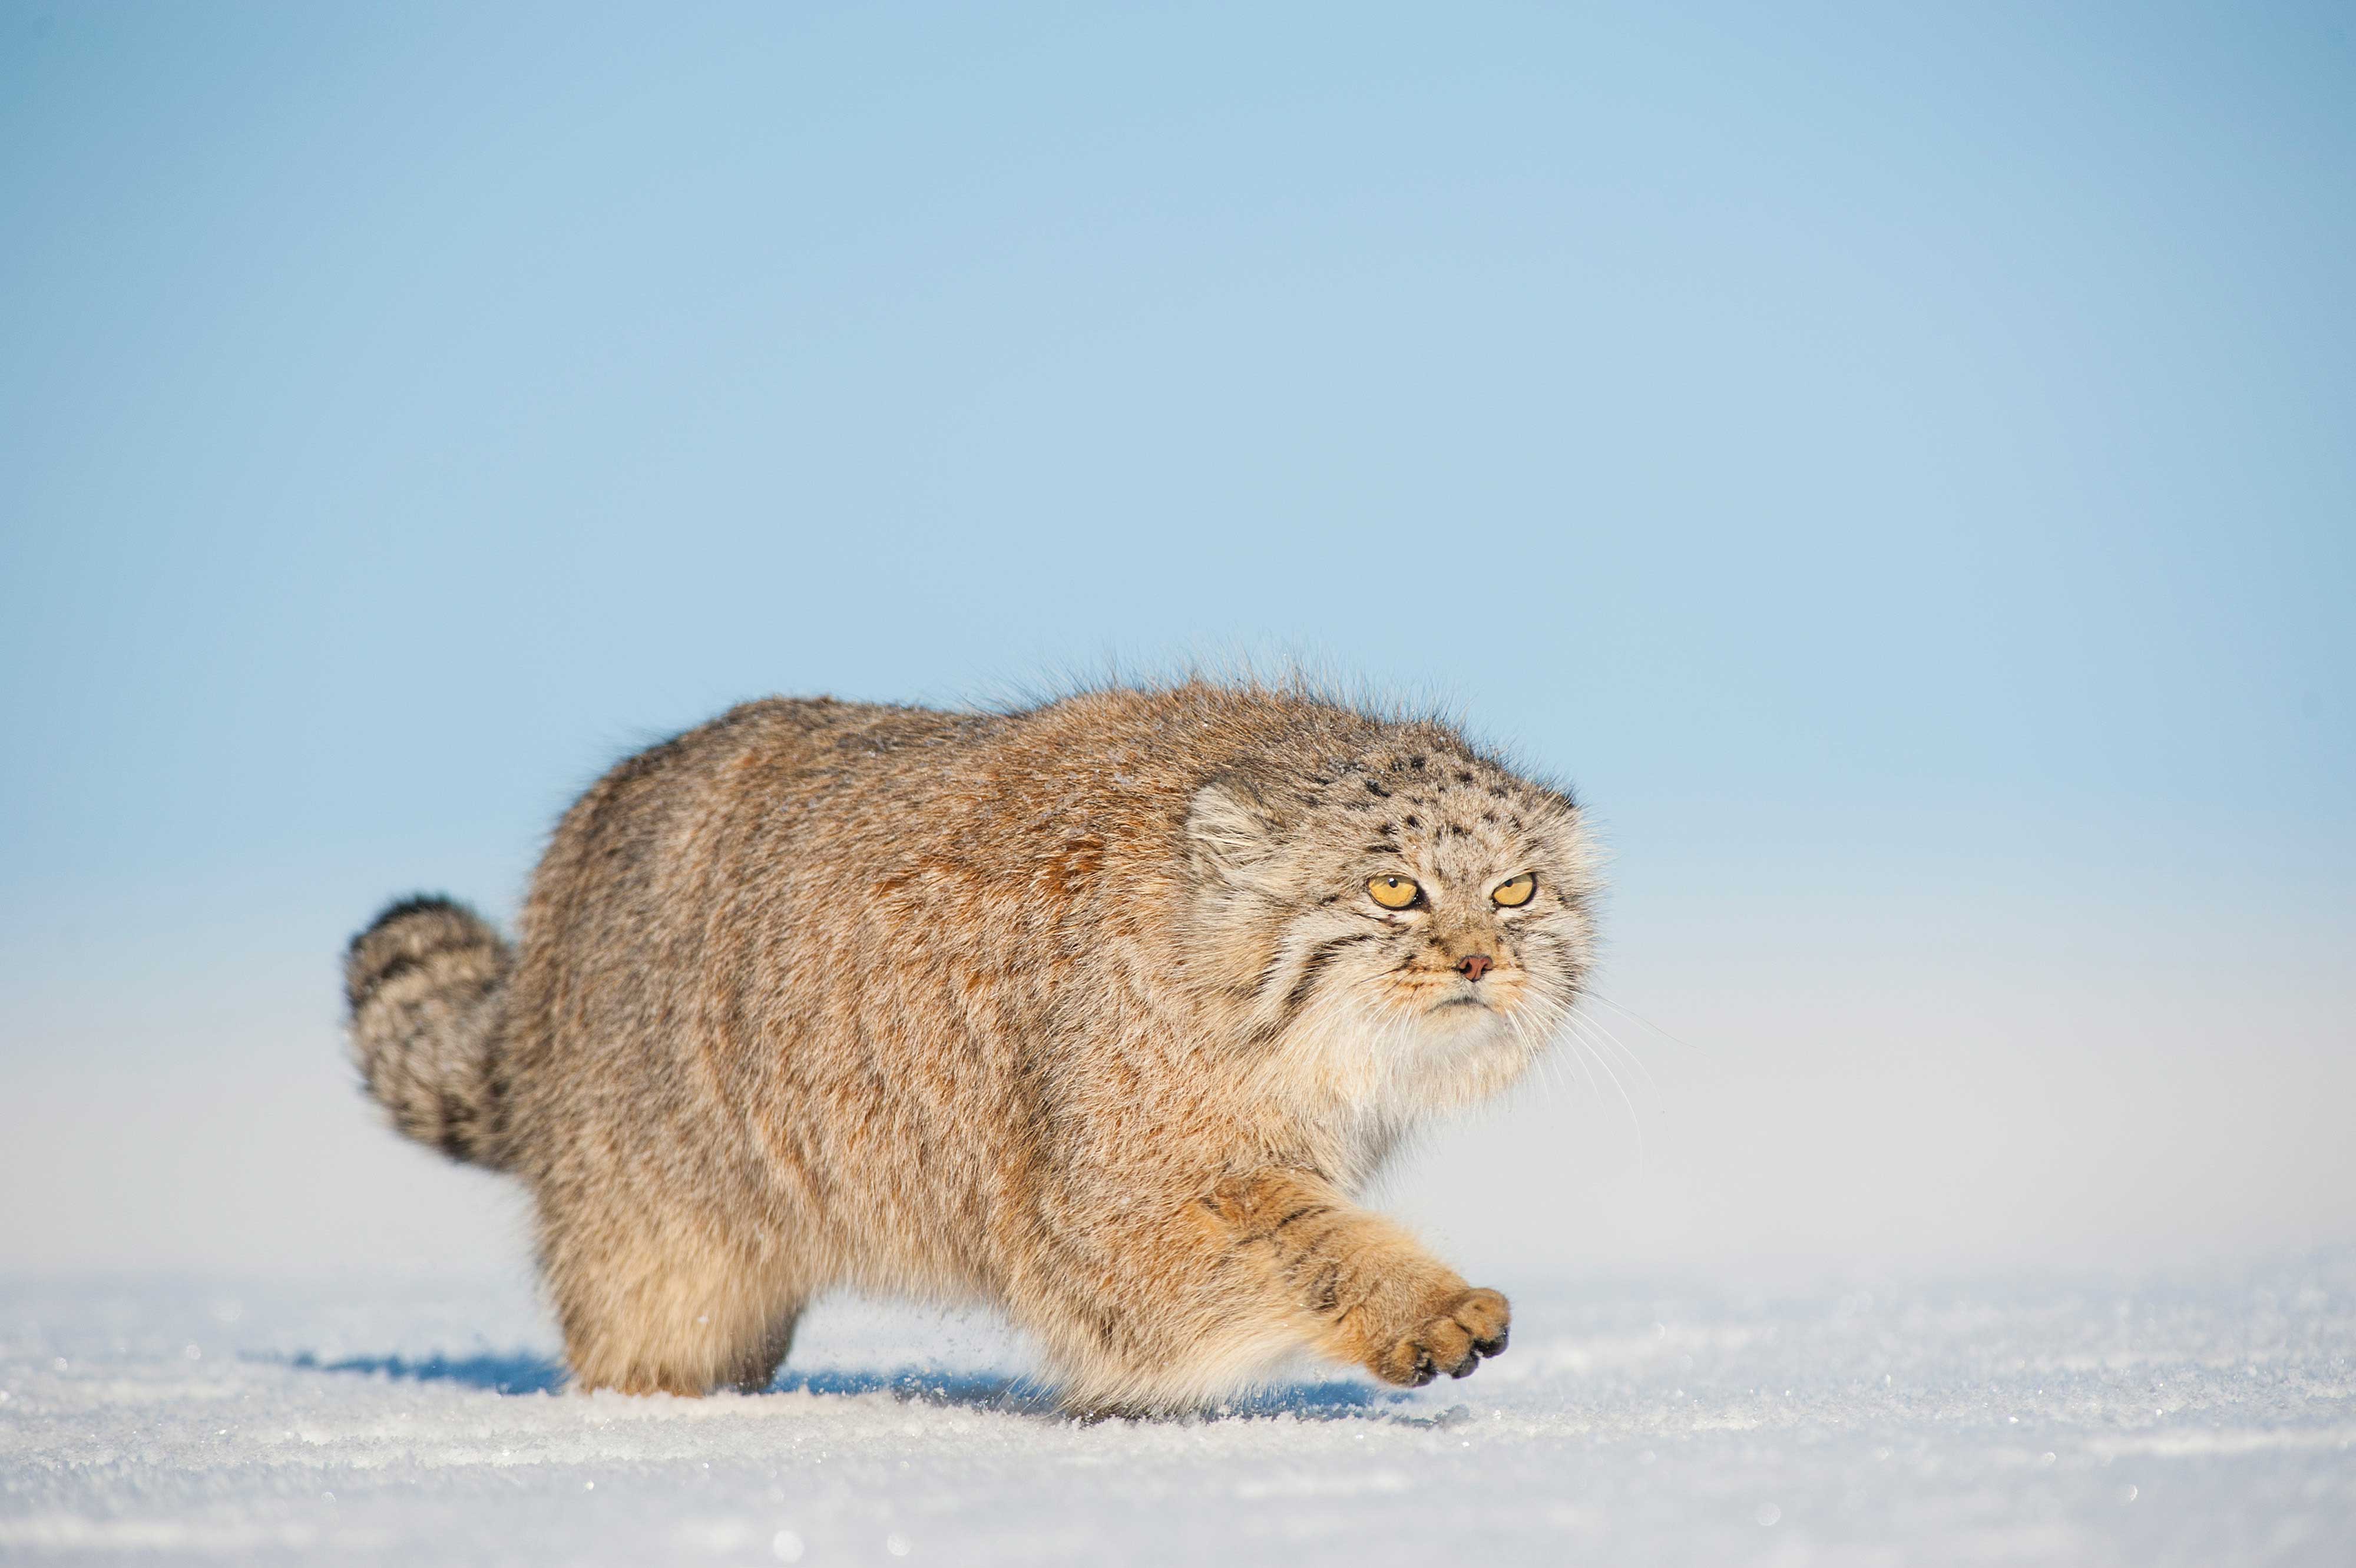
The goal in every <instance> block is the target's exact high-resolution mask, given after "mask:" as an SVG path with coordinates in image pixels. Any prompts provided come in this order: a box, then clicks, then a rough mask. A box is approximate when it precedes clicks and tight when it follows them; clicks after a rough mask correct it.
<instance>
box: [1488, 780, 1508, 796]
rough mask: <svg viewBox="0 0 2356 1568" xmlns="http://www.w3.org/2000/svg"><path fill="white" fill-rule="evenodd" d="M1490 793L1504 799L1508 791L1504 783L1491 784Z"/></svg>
mask: <svg viewBox="0 0 2356 1568" xmlns="http://www.w3.org/2000/svg"><path fill="white" fill-rule="evenodd" d="M1489 793H1490V794H1492V795H1494V796H1495V797H1497V799H1499V800H1504V799H1505V795H1506V793H1507V791H1506V789H1505V786H1504V785H1503V784H1492V785H1490V786H1489Z"/></svg>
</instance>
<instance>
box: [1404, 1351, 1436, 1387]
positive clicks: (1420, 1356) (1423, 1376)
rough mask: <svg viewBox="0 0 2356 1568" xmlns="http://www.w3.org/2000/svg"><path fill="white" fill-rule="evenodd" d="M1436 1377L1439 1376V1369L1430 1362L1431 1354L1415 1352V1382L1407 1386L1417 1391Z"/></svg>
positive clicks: (1428, 1352)
mask: <svg viewBox="0 0 2356 1568" xmlns="http://www.w3.org/2000/svg"><path fill="white" fill-rule="evenodd" d="M1438 1376H1440V1368H1439V1367H1438V1366H1437V1365H1436V1364H1434V1362H1433V1361H1432V1359H1431V1352H1430V1351H1429V1350H1419V1351H1417V1352H1416V1353H1415V1381H1413V1382H1411V1383H1409V1384H1408V1387H1409V1388H1415V1389H1419V1388H1421V1387H1423V1385H1424V1384H1426V1383H1428V1382H1430V1381H1431V1380H1432V1379H1434V1378H1436V1377H1438Z"/></svg>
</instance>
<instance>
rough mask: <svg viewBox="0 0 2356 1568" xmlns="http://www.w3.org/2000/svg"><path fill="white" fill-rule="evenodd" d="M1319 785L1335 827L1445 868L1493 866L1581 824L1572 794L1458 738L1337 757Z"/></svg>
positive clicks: (1315, 786) (1322, 771) (1315, 789)
mask: <svg viewBox="0 0 2356 1568" xmlns="http://www.w3.org/2000/svg"><path fill="white" fill-rule="evenodd" d="M1312 798H1313V799H1315V800H1317V801H1318V803H1319V804H1320V806H1322V807H1323V811H1321V812H1320V814H1321V815H1322V816H1323V817H1324V818H1325V819H1326V821H1327V822H1328V823H1329V824H1330V825H1331V826H1332V828H1333V830H1334V831H1335V832H1342V833H1345V834H1346V833H1352V832H1355V833H1356V834H1358V835H1359V836H1360V837H1361V838H1363V839H1364V840H1365V848H1366V849H1367V850H1369V851H1371V850H1372V849H1373V848H1374V847H1375V846H1376V845H1377V844H1385V843H1387V844H1392V845H1395V846H1397V849H1398V852H1399V853H1401V854H1407V855H1408V856H1409V857H1410V858H1413V859H1415V860H1418V861H1419V862H1420V863H1422V864H1425V865H1433V866H1436V867H1438V868H1440V869H1442V870H1460V869H1461V870H1468V871H1472V872H1475V873H1479V872H1485V871H1486V870H1488V869H1491V868H1492V864H1493V863H1501V862H1502V861H1505V860H1511V859H1514V858H1515V857H1516V856H1517V855H1522V856H1526V855H1527V854H1531V853H1534V852H1537V851H1540V850H1544V849H1547V848H1556V847H1560V846H1561V844H1562V841H1563V840H1564V839H1565V838H1566V836H1567V835H1570V834H1573V833H1575V832H1576V826H1575V812H1574V808H1573V807H1572V806H1571V803H1570V802H1569V800H1567V799H1566V798H1565V797H1563V796H1561V795H1558V794H1557V793H1556V792H1555V791H1553V790H1551V789H1546V788H1544V787H1543V786H1541V785H1537V784H1534V783H1532V782H1531V781H1529V780H1528V779H1523V778H1521V777H1520V776H1518V775H1516V774H1515V773H1512V772H1510V771H1508V770H1506V769H1505V768H1500V767H1499V766H1497V765H1496V764H1495V763H1494V762H1491V761H1489V760H1487V759H1486V758H1484V757H1478V756H1475V755H1473V754H1472V753H1471V752H1470V751H1467V750H1464V749H1462V748H1460V747H1457V746H1443V745H1435V744H1431V743H1429V742H1426V743H1423V744H1414V743H1412V742H1409V743H1405V744H1400V745H1397V746H1381V747H1377V748H1374V749H1370V750H1367V751H1365V752H1361V753H1358V754H1355V755H1352V756H1347V757H1334V758H1330V759H1328V760H1327V761H1326V763H1325V765H1324V766H1323V767H1321V768H1318V769H1317V772H1316V774H1315V776H1314V777H1313V779H1312Z"/></svg>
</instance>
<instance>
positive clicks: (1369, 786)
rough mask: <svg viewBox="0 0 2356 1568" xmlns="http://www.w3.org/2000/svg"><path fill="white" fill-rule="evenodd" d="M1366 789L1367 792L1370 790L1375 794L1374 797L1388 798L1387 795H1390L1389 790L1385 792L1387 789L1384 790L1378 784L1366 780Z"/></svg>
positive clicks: (1371, 780)
mask: <svg viewBox="0 0 2356 1568" xmlns="http://www.w3.org/2000/svg"><path fill="white" fill-rule="evenodd" d="M1366 788H1367V789H1368V790H1370V791H1371V792H1373V793H1375V794H1376V795H1381V796H1385V797H1388V796H1389V794H1390V791H1389V790H1387V789H1384V788H1383V787H1382V786H1381V785H1380V784H1377V783H1376V782H1375V781H1374V780H1373V779H1367V780H1366Z"/></svg>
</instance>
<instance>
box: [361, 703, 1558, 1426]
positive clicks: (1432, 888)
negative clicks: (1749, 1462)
mask: <svg viewBox="0 0 2356 1568" xmlns="http://www.w3.org/2000/svg"><path fill="white" fill-rule="evenodd" d="M1594 890H1595V883H1594V874H1593V869H1592V855H1591V854H1590V847H1589V842H1588V839H1587V836H1586V834H1585V832H1584V831H1583V830H1582V827H1581V824H1580V812H1579V810H1578V808H1577V807H1576V806H1575V805H1574V804H1573V802H1572V801H1571V800H1570V799H1569V797H1568V796H1567V795H1565V794H1564V793H1562V792H1560V791H1558V790H1557V789H1550V788H1547V787H1546V786H1543V785H1540V784H1537V783H1533V782H1531V781H1530V780H1529V779H1526V778H1523V777H1520V776H1517V775H1516V774H1515V773H1514V772H1511V771H1509V770H1507V769H1506V768H1504V767H1502V766H1500V765H1499V764H1498V763H1496V762H1494V761H1493V760H1490V759H1489V758H1487V757H1483V756H1482V755H1481V754H1480V753H1478V752H1477V751H1475V750H1474V749H1473V748H1472V746H1469V745H1468V744H1467V743H1466V742H1465V741H1464V740H1463V739H1462V737H1461V736H1459V735H1457V734H1456V733H1455V732H1454V731H1453V730H1451V729H1450V728H1448V727H1447V726H1445V725H1441V724H1439V723H1435V722H1430V721H1426V720H1408V721H1401V720H1393V719H1386V718H1382V717H1376V716H1373V715H1370V714H1365V713H1361V712H1357V711H1355V710H1353V709H1351V708H1349V707H1347V706H1344V705H1341V704H1338V703H1332V702H1328V701H1324V700H1321V699H1319V698H1317V697H1315V696H1312V695H1310V694H1307V693H1300V692H1293V691H1289V690H1278V689H1271V688H1268V687H1262V686H1241V687H1237V686H1225V685H1215V684H1209V683H1203V682H1194V683H1189V684H1184V685H1180V686H1175V687H1172V688H1166V689H1159V690H1151V691H1130V690H1111V691H1098V692H1093V693H1085V694H1082V695H1077V696H1072V697H1067V698H1066V699H1064V700H1062V701H1058V702H1054V703H1048V704H1046V705H1044V706H1042V707H1038V708H1035V709H1033V710H1030V711H1027V712H1022V713H970V712H969V713H938V712H930V711H926V710H922V709H916V708H902V707H887V706H871V705H864V704H852V703H836V702H832V701H827V700H819V701H808V702H804V701H787V700H782V699H773V700H769V701H766V702H757V703H746V704H744V706H742V707H738V708H735V709H734V710H732V711H731V712H729V713H728V714H724V715H723V716H722V717H720V718H718V719H715V720H713V721H712V722H711V723H709V724H707V725H703V726H701V728H698V729H694V730H691V731H689V732H688V733H687V734H685V735H682V736H679V737H678V738H676V739H673V740H669V741H667V742H664V743H663V744H662V745H659V746H655V747H653V748H652V749H650V750H648V751H645V752H642V753H640V754H639V755H637V756H636V757H630V758H629V759H628V760H626V761H625V762H623V763H621V764H620V765H618V766H617V767H616V768H614V769H613V770H612V771H611V772H609V773H607V774H606V775H605V777H604V778H603V779H599V780H598V781H597V783H596V784H595V785H594V786H593V787H592V788H591V789H589V791H588V793H586V794H585V795H584V796H583V797H582V798H581V800H579V801H578V802H577V803H576V804H575V805H574V806H573V808H572V810H571V811H568V812H566V813H565V816H564V819H563V821H562V823H561V824H560V825H559V826H558V828H557V830H556V832H555V834H554V837H553V838H552V841H551V843H550V844H549V846H548V850H547V853H546V854H545V855H544V856H543V858H542V859H541V863H540V866H539V869H538V871H537V872H536V873H535V875H534V876H533V879H532V883H531V889H530V897H529V898H528V900H527V901H526V903H525V906H524V908H523V912H522V918H521V922H520V928H519V934H518V937H517V940H516V941H515V942H514V943H513V944H512V945H510V944H509V942H507V941H505V940H502V939H501V938H500V936H499V935H498V933H497V932H496V931H495V930H493V929H492V928H491V927H490V926H488V925H487V924H486V923H485V922H484V921H483V920H482V919H480V918H477V916H476V915H474V914H473V913H471V912H470V911H468V910H466V908H462V907H460V906H458V905H456V904H453V903H451V902H449V901H447V900H445V899H440V898H417V899H411V900H408V901H406V902H403V903H401V904H398V905H395V906H394V907H393V908H391V909H388V910H387V911H386V912H385V913H384V915H383V916H382V917H380V918H379V919H378V920H377V921H376V923H375V924H374V925H372V926H370V927H369V929H367V930H366V931H364V932H362V933H361V934H360V935H359V937H357V938H355V939H354V940H353V941H352V944H351V948H350V950H349V953H348V959H347V963H346V983H347V993H348V1000H349V1002H350V1005H351V1037H352V1045H353V1049H354V1052H355V1055H356V1057H357V1059H358V1061H359V1066H360V1069H361V1070H362V1072H363V1073H364V1074H365V1076H366V1079H367V1083H368V1088H369V1091H370V1093H372V1094H373V1095H374V1097H375V1098H376V1099H377V1100H378V1101H380V1102H381V1103H382V1105H383V1106H384V1107H385V1109H386V1110H387V1111H388V1112H390V1113H391V1119H392V1121H393V1122H394V1124H395V1125H396V1126H397V1127H399V1129H400V1130H401V1131H402V1132H403V1133H407V1134H409V1135H410V1136H411V1137H413V1138H416V1139H418V1140H420V1141H421V1142H423V1143H425V1144H431V1145H432V1146H434V1147H435V1148H438V1149H440V1150H441V1151H443V1152H444V1154H446V1155H450V1156H451V1157H453V1158H455V1159H459V1160H465V1161H469V1162H472V1163H474V1164H476V1165H487V1166H490V1167H492V1168H494V1169H498V1170H505V1171H509V1172H511V1173H513V1174H514V1175H515V1176H519V1177H520V1178H521V1179H522V1180H523V1182H524V1183H525V1184H526V1185H527V1186H528V1187H530V1192H531V1197H532V1199H533V1203H534V1207H535V1209H536V1216H537V1225H538V1234H539V1251H540V1262H541V1270H542V1272H543V1273H544V1276H545V1280H546V1285H547V1289H548V1291H549V1294H550V1295H551V1297H552V1300H553V1303H554V1305H555V1308H556V1311H557V1314H558V1316H559V1317H560V1319H561V1321H562V1327H563V1333H564V1348H565V1358H566V1360H567V1362H568V1363H569V1365H570V1368H571V1370H572V1374H573V1380H574V1383H575V1385H576V1386H578V1387H582V1388H587V1389H596V1388H615V1389H622V1390H626V1391H635V1392H651V1391H669V1392H671V1393H680V1394H699V1393H702V1392H705V1391H710V1390H712V1389H714V1388H720V1387H735V1388H743V1389H754V1388H760V1387H764V1386H766V1384H767V1383H768V1382H769V1380H770V1379H771V1378H772V1377H773V1376H774V1375H775V1374H776V1369H777V1368H778V1366H779V1365H780V1364H781V1362H782V1361H783V1359H784V1358H785V1356H786V1353H787V1348H788V1347H789V1345H790V1343H791V1340H792V1337H793V1328H794V1322H795V1318H796V1316H798V1314H799V1313H800V1312H801V1310H802V1308H803V1306H804V1305H805V1304H807V1303H809V1301H810V1300H811V1299H812V1298H813V1297H814V1296H816V1295H818V1294H820V1293H822V1292H825V1291H829V1290H833V1289H848V1290H852V1291H856V1292H861V1293H866V1294H883V1295H899V1296H907V1297H915V1298H919V1299H923V1300H927V1301H937V1302H948V1303H984V1304H988V1305H991V1306H994V1307H996V1308H998V1309H1000V1310H1001V1311H1002V1312H1003V1313H1005V1314H1006V1315H1007V1316H1009V1317H1010V1318H1012V1321H1013V1322H1014V1323H1015V1324H1017V1325H1018V1326H1021V1327H1022V1328H1023V1329H1024V1330H1027V1331H1028V1333H1029V1334H1030V1335H1031V1336H1033V1337H1034V1338H1035V1340H1036V1341H1037V1343H1038V1345H1039V1347H1040V1348H1041V1350H1042V1353H1043V1354H1044V1357H1045V1358H1046V1359H1047V1360H1048V1362H1049V1367H1048V1370H1049V1372H1050V1375H1051V1376H1052V1377H1053V1378H1054V1379H1055V1380H1056V1382H1057V1385H1058V1387H1059V1389H1060V1390H1061V1392H1062V1397H1063V1399H1064V1400H1065V1402H1066V1405H1067V1406H1068V1407H1069V1408H1071V1409H1074V1410H1076V1411H1085V1412H1155V1411H1178V1410H1185V1409H1190V1408H1195V1407H1199V1406H1202V1405H1204V1404H1206V1403H1212V1402H1216V1401H1218V1400H1219V1399H1221V1398H1222V1397H1224V1396H1226V1395H1227V1394H1229V1393H1232V1392H1234V1391H1237V1390H1238V1389H1240V1388H1243V1387H1246V1386H1248V1385H1250V1384H1251V1383H1253V1382H1254V1381H1255V1380H1258V1379H1259V1378H1261V1377H1262V1376H1264V1375H1265V1374H1266V1373H1267V1371H1268V1370H1269V1369H1270V1368H1271V1367H1272V1366H1273V1365H1274V1364H1275V1363H1277V1362H1278V1361H1280V1360H1281V1359H1284V1358H1285V1357H1287V1356H1288V1355H1290V1354H1291V1353H1294V1352H1296V1351H1298V1350H1300V1349H1301V1348H1312V1349H1314V1350H1317V1351H1320V1352H1323V1354H1325V1355H1327V1356H1331V1357H1335V1358H1339V1359H1342V1360H1344V1361H1349V1362H1354V1363H1356V1364H1359V1365H1362V1366H1364V1367H1365V1368H1367V1369H1369V1370H1371V1371H1372V1372H1373V1373H1375V1375H1376V1376H1377V1377H1380V1378H1383V1379H1386V1380H1389V1381H1391V1382H1394V1383H1401V1384H1410V1385H1411V1384H1416V1383H1420V1382H1424V1381H1426V1380H1430V1378H1431V1377H1433V1376H1434V1375H1436V1374H1437V1373H1440V1372H1449V1373H1453V1374H1455V1375H1457V1376H1462V1375H1463V1374H1465V1373H1466V1372H1469V1371H1471V1370H1472V1369H1473V1367H1474V1366H1475V1365H1476V1364H1477V1363H1478V1362H1479V1360H1480V1359H1481V1358H1482V1357H1483V1356H1484V1355H1494V1354H1495V1353H1496V1352H1497V1351H1499V1350H1501V1349H1503V1348H1505V1337H1506V1323H1507V1307H1506V1303H1505V1297H1504V1296H1502V1295H1500V1294H1497V1293H1496V1292H1495V1291H1493V1290H1479V1289H1474V1288H1472V1287H1471V1286H1470V1285H1468V1284H1467V1283H1466V1282H1465V1281H1464V1280H1462V1278H1460V1277H1458V1275H1456V1274H1455V1273H1452V1272H1451V1270H1449V1269H1448V1268H1447V1267H1446V1266H1445V1265H1444V1264H1442V1263H1440V1262H1439V1261H1437V1260H1436V1259H1434V1258H1433V1257H1431V1256H1430V1254H1429V1253H1428V1252H1426V1251H1424V1250H1423V1249H1422V1248H1421V1247H1420V1246H1419V1245H1418V1243H1417V1242H1416V1241H1415V1240H1413V1239H1412V1238H1411V1237H1409V1236H1408V1234H1407V1233H1406V1232H1404V1231H1403V1230H1400V1229H1399V1228H1398V1226H1396V1225H1394V1224H1393V1223H1391V1222H1390V1221H1387V1220H1386V1219H1382V1218H1380V1217H1378V1216H1377V1215H1376V1214H1374V1213H1372V1212H1370V1211H1368V1210H1367V1209H1365V1208H1361V1207H1359V1206H1358V1204H1357V1203H1356V1202H1355V1199H1354V1195H1355V1194H1356V1193H1357V1192H1358V1191H1360V1189H1361V1188H1362V1187H1364V1186H1365V1183H1366V1182H1367V1180H1368V1179H1369V1178H1370V1177H1371V1176H1373V1174H1374V1173H1375V1171H1376V1168H1377V1167H1378V1166H1379V1165H1381V1164H1382V1162H1383V1160H1384V1158H1385V1156H1386V1155H1387V1153H1388V1152H1389V1151H1390V1150H1391V1149H1392V1147H1393V1145H1394V1144H1396V1142H1397V1141H1398V1138H1399V1136H1400V1134H1401V1133H1403V1132H1405V1131H1406V1130H1407V1129H1408V1128H1409V1127H1410V1126H1412V1125H1413V1124H1414V1123H1416V1122H1418V1121H1419V1120H1420V1119H1423V1118H1425V1117H1428V1116H1430V1115H1433V1114H1435V1113H1438V1112H1447V1111H1450V1110H1451V1109H1454V1108H1457V1107H1461V1106H1463V1105H1466V1104H1469V1103H1471V1102H1472V1101H1478V1100H1481V1099H1482V1098H1483V1097H1484V1096H1488V1095H1491V1094H1494V1093H1495V1092H1496V1091H1497V1090H1501V1089H1503V1088H1504V1087H1505V1086H1506V1085H1507V1084H1510V1083H1512V1082H1513V1081H1514V1080H1515V1079H1517V1078H1519V1077H1520V1076H1521V1075H1522V1073H1523V1072H1524V1071H1525V1070H1526V1069H1528V1068H1529V1067H1530V1065H1531V1064H1532V1062H1533V1061H1534V1060H1535V1059H1536V1058H1537V1056H1538V1055H1539V1054H1540V1053H1541V1052H1542V1051H1543V1050H1544V1049H1545V1048H1546V1047H1547V1042H1548V1040H1549V1038H1550V1036H1552V1035H1553V1034H1554V1033H1555V1031H1556V1030H1557V1028H1558V1026H1561V1025H1563V1024H1564V1022H1565V1021H1566V1019H1567V1017H1568V1015H1569V1010H1570V1008H1571V1006H1572V1004H1573V1002H1574V1001H1575V999H1576V998H1577V996H1578V994H1579V992H1580V983H1581V980H1582V977H1583V976H1584V974H1585V973H1586V971H1587V968H1588V965H1589V962H1590V954H1591V951H1592V946H1593V926H1592V923H1591V918H1590V904H1591V902H1592V899H1593V897H1594Z"/></svg>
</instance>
